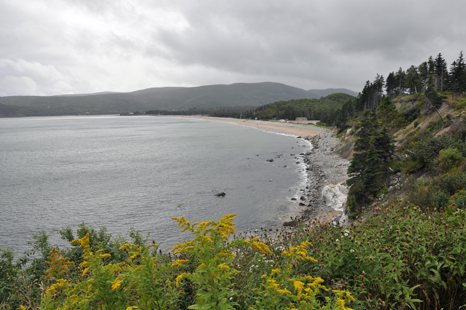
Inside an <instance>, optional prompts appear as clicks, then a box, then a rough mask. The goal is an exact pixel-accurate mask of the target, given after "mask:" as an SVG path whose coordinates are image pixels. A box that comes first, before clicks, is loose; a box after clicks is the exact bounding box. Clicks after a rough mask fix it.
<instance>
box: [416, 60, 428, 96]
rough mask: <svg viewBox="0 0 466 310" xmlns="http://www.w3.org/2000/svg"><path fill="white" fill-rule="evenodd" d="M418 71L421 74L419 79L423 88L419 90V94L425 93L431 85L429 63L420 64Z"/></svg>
mask: <svg viewBox="0 0 466 310" xmlns="http://www.w3.org/2000/svg"><path fill="white" fill-rule="evenodd" d="M417 71H418V72H419V79H420V83H421V88H420V89H419V90H418V92H421V93H423V92H425V91H426V89H427V87H428V86H429V84H430V83H431V79H430V76H429V70H428V66H427V62H425V61H424V62H423V63H422V64H420V65H419V66H418V68H417Z"/></svg>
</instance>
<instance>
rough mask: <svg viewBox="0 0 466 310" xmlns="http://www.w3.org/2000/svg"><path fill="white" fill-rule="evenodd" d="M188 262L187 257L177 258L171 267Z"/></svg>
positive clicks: (180, 265)
mask: <svg viewBox="0 0 466 310" xmlns="http://www.w3.org/2000/svg"><path fill="white" fill-rule="evenodd" d="M187 262H189V259H177V260H176V261H175V262H174V263H173V264H172V267H182V266H183V265H182V264H184V263H187Z"/></svg>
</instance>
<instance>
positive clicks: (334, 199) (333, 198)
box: [322, 184, 348, 224]
mask: <svg viewBox="0 0 466 310" xmlns="http://www.w3.org/2000/svg"><path fill="white" fill-rule="evenodd" d="M347 196H348V187H346V186H345V185H341V184H328V185H325V186H324V187H323V188H322V198H324V199H325V202H326V204H327V206H329V207H332V208H333V209H334V210H335V211H341V212H343V214H342V216H341V218H340V220H339V222H340V223H342V224H343V223H348V215H346V214H345V205H346V198H347Z"/></svg>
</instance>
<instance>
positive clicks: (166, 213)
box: [0, 116, 310, 255]
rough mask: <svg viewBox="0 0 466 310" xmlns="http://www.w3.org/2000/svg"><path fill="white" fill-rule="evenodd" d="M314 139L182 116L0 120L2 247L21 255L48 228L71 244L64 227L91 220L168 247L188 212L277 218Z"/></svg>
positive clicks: (256, 223)
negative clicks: (301, 156)
mask: <svg viewBox="0 0 466 310" xmlns="http://www.w3.org/2000/svg"><path fill="white" fill-rule="evenodd" d="M309 147H310V145H309V144H307V143H306V142H304V141H302V140H301V139H296V137H294V136H289V135H283V134H277V133H270V132H265V131H262V130H259V129H256V128H252V127H246V126H240V125H234V124H231V123H222V122H213V121H204V120H196V119H186V118H177V117H155V116H137V117H120V116H66V117H65V116H64V117H33V118H14V119H0V174H1V176H0V246H1V247H11V248H13V249H15V253H16V255H19V254H22V253H23V252H24V251H25V250H27V249H30V246H29V245H28V241H31V240H32V235H33V234H34V233H37V232H40V231H45V232H46V233H48V234H49V235H50V240H51V242H52V243H53V244H57V245H59V246H67V244H66V243H65V242H64V241H63V240H61V239H60V237H59V234H58V231H59V230H60V229H62V228H64V227H67V226H69V227H71V228H72V229H73V230H74V231H75V230H76V228H77V226H78V225H79V224H80V223H85V224H87V225H92V226H93V227H95V228H97V229H100V227H106V228H107V229H108V232H109V233H111V234H112V235H113V236H118V235H122V236H126V235H127V232H128V231H129V229H130V227H134V229H137V230H139V231H141V233H142V234H143V235H147V234H150V237H149V240H152V239H153V240H155V242H156V243H157V244H159V245H160V246H161V248H162V249H163V250H164V251H167V250H169V249H171V248H172V247H173V246H174V245H176V242H180V241H182V240H184V238H189V236H187V235H183V234H181V233H180V229H179V227H178V226H177V223H176V222H175V221H173V220H171V218H172V217H181V216H184V217H185V218H186V219H188V220H190V221H191V222H194V221H205V220H218V219H220V218H221V217H222V216H224V215H226V214H231V213H236V214H237V216H236V221H235V222H236V223H237V225H236V226H235V228H236V230H237V231H246V230H250V229H258V228H260V227H266V228H274V227H278V226H279V225H280V224H281V221H282V220H283V216H284V213H285V211H286V210H287V206H288V205H289V204H290V203H291V198H292V197H296V196H297V195H299V189H300V187H301V186H302V184H303V181H304V178H305V174H304V166H303V164H302V163H299V164H298V159H299V156H297V155H299V153H301V152H304V151H306V149H308V148H309ZM268 159H273V162H270V161H267V160H268ZM299 161H300V162H301V160H300V159H299ZM216 192H225V193H226V196H225V197H217V196H215V193H216Z"/></svg>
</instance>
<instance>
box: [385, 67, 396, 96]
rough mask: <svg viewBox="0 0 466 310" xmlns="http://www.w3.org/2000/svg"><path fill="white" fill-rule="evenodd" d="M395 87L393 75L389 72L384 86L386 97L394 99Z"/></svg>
mask: <svg viewBox="0 0 466 310" xmlns="http://www.w3.org/2000/svg"><path fill="white" fill-rule="evenodd" d="M396 86H397V82H396V78H395V73H394V72H390V73H389V74H388V76H387V82H386V84H385V89H386V92H387V95H389V96H390V97H394V96H395V95H396V88H397V87H396Z"/></svg>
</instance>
